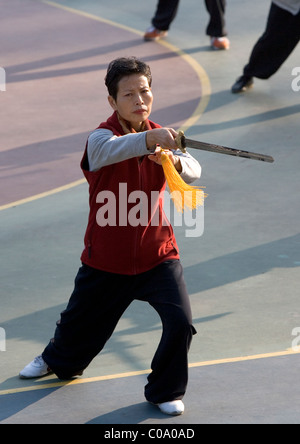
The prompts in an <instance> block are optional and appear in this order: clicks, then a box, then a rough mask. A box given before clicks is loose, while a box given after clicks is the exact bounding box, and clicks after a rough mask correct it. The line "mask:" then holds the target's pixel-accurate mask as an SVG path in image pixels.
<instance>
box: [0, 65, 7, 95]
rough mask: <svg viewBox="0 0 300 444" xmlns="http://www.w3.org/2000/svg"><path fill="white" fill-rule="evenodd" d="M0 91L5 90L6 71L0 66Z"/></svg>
mask: <svg viewBox="0 0 300 444" xmlns="http://www.w3.org/2000/svg"><path fill="white" fill-rule="evenodd" d="M0 91H6V72H5V69H4V68H2V67H1V66H0Z"/></svg>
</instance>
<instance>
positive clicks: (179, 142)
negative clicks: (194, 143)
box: [175, 131, 186, 153]
mask: <svg viewBox="0 0 300 444" xmlns="http://www.w3.org/2000/svg"><path fill="white" fill-rule="evenodd" d="M175 142H176V145H177V146H178V148H179V149H180V151H182V152H183V153H186V143H185V135H184V132H183V131H178V135H177V136H176V138H175Z"/></svg>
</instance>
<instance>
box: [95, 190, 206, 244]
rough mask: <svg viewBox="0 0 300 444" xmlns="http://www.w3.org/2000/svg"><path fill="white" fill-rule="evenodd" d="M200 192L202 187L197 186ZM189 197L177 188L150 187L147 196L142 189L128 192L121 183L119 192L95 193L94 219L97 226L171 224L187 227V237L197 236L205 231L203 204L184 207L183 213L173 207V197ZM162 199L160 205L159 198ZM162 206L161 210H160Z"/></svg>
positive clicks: (183, 198)
mask: <svg viewBox="0 0 300 444" xmlns="http://www.w3.org/2000/svg"><path fill="white" fill-rule="evenodd" d="M196 192H197V193H198V192H199V193H203V191H202V190H196ZM174 193H178V194H177V195H176V199H177V201H178V199H182V200H183V201H184V200H185V198H192V196H191V195H189V196H187V195H186V194H188V193H195V191H186V192H185V193H186V194H185V195H184V196H182V195H181V194H180V193H179V192H177V191H175V192H173V193H171V194H170V193H168V191H167V190H166V191H164V193H163V196H162V193H160V192H159V191H151V194H150V196H149V195H147V194H146V193H145V192H144V191H141V190H136V191H132V192H130V193H128V190H127V183H120V184H119V190H118V196H116V195H115V194H114V193H113V192H112V191H109V190H103V191H100V192H99V193H98V194H97V196H96V203H97V204H101V205H100V206H99V209H98V211H97V213H96V222H97V224H98V225H99V226H100V227H105V226H112V227H116V226H119V227H125V226H131V227H137V226H143V227H147V226H149V225H151V226H156V227H158V226H159V225H162V226H169V225H173V226H176V227H179V226H184V227H186V230H185V236H186V237H200V236H202V234H203V232H204V206H198V207H197V208H195V209H194V210H185V211H183V212H182V213H181V212H179V211H177V210H176V209H175V206H174V205H173V204H172V198H174ZM163 201H164V204H163V207H162V202H163ZM162 208H163V211H160V210H161V209H162Z"/></svg>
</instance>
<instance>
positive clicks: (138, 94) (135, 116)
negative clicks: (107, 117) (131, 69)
mask: <svg viewBox="0 0 300 444" xmlns="http://www.w3.org/2000/svg"><path fill="white" fill-rule="evenodd" d="M108 101H109V103H110V105H111V107H112V108H113V109H114V111H117V112H118V113H119V115H120V116H121V117H122V118H123V119H124V120H127V121H128V122H129V123H130V124H131V126H132V128H134V129H135V131H139V130H140V128H141V125H142V123H143V122H144V121H145V120H147V119H148V117H149V115H150V113H151V110H152V103H153V95H152V91H151V88H150V86H149V83H148V79H147V77H145V76H144V75H141V74H131V75H129V76H126V77H123V78H122V79H121V80H120V81H119V84H118V94H117V98H116V100H115V99H114V98H113V97H112V96H109V97H108Z"/></svg>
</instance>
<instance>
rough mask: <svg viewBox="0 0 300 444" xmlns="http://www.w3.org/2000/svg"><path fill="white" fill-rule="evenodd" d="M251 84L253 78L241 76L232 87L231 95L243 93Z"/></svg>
mask: <svg viewBox="0 0 300 444" xmlns="http://www.w3.org/2000/svg"><path fill="white" fill-rule="evenodd" d="M253 83H254V82H253V77H248V76H241V77H239V78H238V79H237V81H236V82H235V84H234V85H233V86H232V88H231V91H232V92H233V94H237V93H241V92H245V91H247V89H249V88H251V87H252V85H253Z"/></svg>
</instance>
